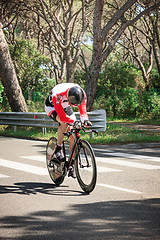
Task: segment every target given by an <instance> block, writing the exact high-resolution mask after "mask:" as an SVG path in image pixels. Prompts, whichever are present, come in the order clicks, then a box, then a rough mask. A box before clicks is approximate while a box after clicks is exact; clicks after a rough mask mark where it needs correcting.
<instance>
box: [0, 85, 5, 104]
mask: <svg viewBox="0 0 160 240" xmlns="http://www.w3.org/2000/svg"><path fill="white" fill-rule="evenodd" d="M3 91H4V87H3V85H2V83H1V81H0V103H2V101H3V96H2V93H3Z"/></svg>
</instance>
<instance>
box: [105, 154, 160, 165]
mask: <svg viewBox="0 0 160 240" xmlns="http://www.w3.org/2000/svg"><path fill="white" fill-rule="evenodd" d="M101 154H103V155H107V156H114V157H123V158H133V159H138V160H144V161H152V162H159V163H160V157H151V156H145V155H138V154H137V155H136V154H130V153H121V152H111V153H108V152H106V153H103V152H102V153H101Z"/></svg>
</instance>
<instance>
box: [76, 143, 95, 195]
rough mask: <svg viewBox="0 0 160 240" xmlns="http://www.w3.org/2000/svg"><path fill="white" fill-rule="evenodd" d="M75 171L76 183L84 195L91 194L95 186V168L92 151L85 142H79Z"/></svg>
mask: <svg viewBox="0 0 160 240" xmlns="http://www.w3.org/2000/svg"><path fill="white" fill-rule="evenodd" d="M75 170H76V176H77V180H78V183H79V185H80V187H81V188H82V189H83V191H84V192H86V193H90V192H92V191H93V189H94V188H95V185H96V180H97V168H96V161H95V155H94V152H93V149H92V147H91V145H90V144H89V143H88V142H87V141H85V140H80V145H79V149H78V152H77V156H76V161H75Z"/></svg>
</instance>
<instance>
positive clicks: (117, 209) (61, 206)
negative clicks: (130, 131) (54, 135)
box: [0, 137, 160, 240]
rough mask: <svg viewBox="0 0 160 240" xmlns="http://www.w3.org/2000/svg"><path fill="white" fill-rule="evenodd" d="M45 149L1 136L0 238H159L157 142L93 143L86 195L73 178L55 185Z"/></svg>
mask: <svg viewBox="0 0 160 240" xmlns="http://www.w3.org/2000/svg"><path fill="white" fill-rule="evenodd" d="M45 147H46V142H42V141H31V140H22V139H16V138H7V137H0V166H1V168H0V213H1V216H0V239H3V240H6V239H7V240H13V239H14V240H19V239H21V240H29V239H32V240H37V239H39V240H42V239H47V240H50V239H60V240H63V239H65V240H72V239H73V240H80V239H83V240H84V239H87V240H100V239H105V240H112V239H114V240H125V239H129V240H132V239H133V240H148V239H150V240H159V239H160V143H155V144H141V145H140V144H128V145H110V146H109V145H106V146H94V150H95V155H96V161H97V166H98V181H97V185H96V188H95V190H94V191H93V192H92V193H91V194H90V195H86V194H84V193H83V191H82V190H81V188H80V187H79V185H78V183H77V181H76V180H74V179H72V178H68V177H66V178H65V180H64V182H63V184H62V185H61V186H60V187H55V186H54V184H53V183H52V181H51V180H50V178H49V175H48V173H47V170H46V168H45Z"/></svg>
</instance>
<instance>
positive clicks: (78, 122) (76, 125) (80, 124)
mask: <svg viewBox="0 0 160 240" xmlns="http://www.w3.org/2000/svg"><path fill="white" fill-rule="evenodd" d="M74 127H75V128H76V129H81V127H82V123H81V122H80V121H75V122H74Z"/></svg>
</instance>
